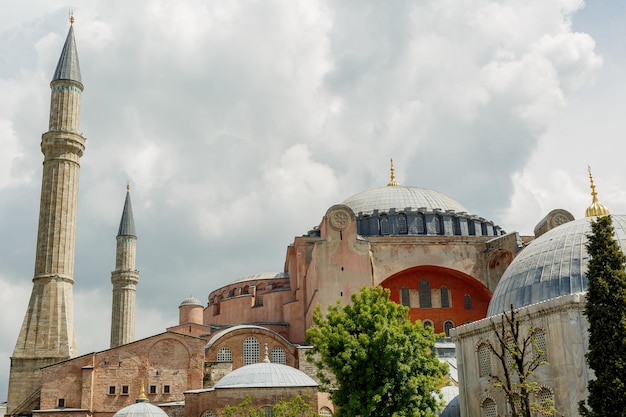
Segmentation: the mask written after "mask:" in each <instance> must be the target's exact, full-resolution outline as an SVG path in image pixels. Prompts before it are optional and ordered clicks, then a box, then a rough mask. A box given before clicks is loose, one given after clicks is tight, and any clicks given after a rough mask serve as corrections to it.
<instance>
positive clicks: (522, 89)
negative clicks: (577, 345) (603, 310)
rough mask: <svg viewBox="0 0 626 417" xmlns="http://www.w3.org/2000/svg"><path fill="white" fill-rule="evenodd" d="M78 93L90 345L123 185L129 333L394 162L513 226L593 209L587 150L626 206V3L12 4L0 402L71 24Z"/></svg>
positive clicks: (408, 176)
mask: <svg viewBox="0 0 626 417" xmlns="http://www.w3.org/2000/svg"><path fill="white" fill-rule="evenodd" d="M69 9H73V10H74V14H75V17H76V23H75V25H74V26H75V27H74V30H75V35H76V43H77V47H78V54H79V57H80V66H81V71H82V78H83V83H84V85H85V91H84V94H83V102H82V115H81V129H82V131H83V132H84V135H85V136H86V137H87V138H88V140H87V149H86V151H85V155H84V156H83V158H82V160H81V172H80V174H81V178H80V191H79V210H78V232H77V243H76V245H77V248H76V267H75V280H76V283H75V285H74V295H75V300H74V301H75V314H76V329H77V335H78V348H79V353H81V354H83V353H88V352H91V351H95V350H103V349H106V348H108V345H109V336H110V333H109V332H110V330H109V323H110V302H111V301H110V299H111V284H110V272H111V270H112V269H113V268H114V266H115V234H116V232H117V226H118V224H119V220H120V215H121V210H122V206H123V202H124V196H125V187H126V182H127V181H130V183H131V187H132V189H131V195H132V201H133V210H134V215H135V222H136V227H137V234H138V238H139V240H138V249H137V253H138V255H137V256H138V259H137V266H138V269H139V270H140V283H139V286H138V293H137V308H138V310H137V329H136V331H137V338H141V337H145V336H149V335H151V334H155V333H158V332H161V331H163V330H164V329H165V328H166V327H167V326H170V325H173V324H176V323H177V320H178V305H179V303H180V301H181V300H183V299H184V298H186V297H188V296H189V295H190V294H193V295H194V296H195V297H197V298H199V299H201V300H202V301H203V302H206V298H207V295H208V294H209V292H210V291H212V290H213V289H216V288H217V287H219V286H221V285H223V284H225V283H228V282H230V281H233V280H235V279H237V278H239V277H242V276H244V275H248V274H251V273H255V272H264V271H282V270H283V264H284V257H285V253H286V247H287V245H288V244H289V243H291V242H292V241H293V237H294V236H298V235H302V234H304V233H306V232H307V231H308V230H309V229H311V228H312V227H313V226H315V225H317V224H319V222H320V220H321V218H322V216H323V215H324V213H325V212H326V210H327V208H328V207H330V206H331V205H333V204H335V203H340V202H341V201H343V200H344V199H346V198H347V197H349V196H351V195H352V194H355V193H357V192H359V191H362V190H365V189H368V188H372V187H377V186H381V185H385V184H386V183H387V182H388V181H389V158H393V159H394V162H395V166H396V176H397V179H398V181H399V182H400V183H401V184H403V185H416V186H421V187H425V188H432V189H436V190H438V191H441V192H443V193H445V194H448V195H450V196H451V197H453V198H455V199H456V200H458V201H460V202H461V203H462V204H463V205H465V206H466V207H468V208H469V209H470V210H471V211H472V212H473V213H475V214H478V215H480V216H482V217H485V218H487V219H489V220H493V221H494V222H495V223H497V224H499V225H500V226H501V227H503V228H504V229H505V230H506V231H518V232H520V233H522V234H531V233H532V230H533V228H534V226H535V224H536V223H537V222H538V221H539V220H540V219H541V218H542V217H543V216H545V215H546V214H547V213H548V212H549V211H550V210H552V209H555V208H564V209H566V210H569V211H570V212H571V213H572V214H573V215H574V216H575V217H576V218H579V217H582V215H583V214H584V210H585V208H586V207H587V206H588V205H589V203H590V195H589V192H590V190H589V183H588V177H587V165H588V164H589V165H591V167H592V170H593V173H594V179H595V180H596V185H597V187H598V188H597V190H598V192H599V197H600V200H601V202H603V203H604V204H605V205H607V206H608V207H609V209H611V211H612V212H613V213H626V189H625V188H624V187H623V183H624V181H623V180H624V178H625V172H624V162H623V160H624V157H625V155H624V154H625V150H626V145H624V132H626V117H624V108H626V98H625V97H626V94H625V93H626V55H625V54H624V50H625V49H624V48H625V47H626V25H625V24H624V19H625V18H626V3H625V2H623V1H619V0H593V1H588V2H586V3H585V2H583V1H580V0H552V1H545V0H500V1H490V0H467V1H463V2H458V1H452V0H413V1H408V0H407V1H385V2H380V1H364V0H359V1H348V0H343V1H316V0H302V1H294V0H289V1H286V0H283V1H270V0H268V1H252V0H250V1H236V0H229V1H227V2H224V1H218V0H212V1H207V0H189V1H185V2H171V1H169V0H146V1H142V2H128V1H122V0H109V1H104V0H83V1H81V2H80V3H79V4H74V5H72V4H67V3H64V2H59V1H49V0H19V1H18V0H10V1H6V0H5V1H2V2H1V3H0V236H2V239H0V303H1V305H2V311H3V314H2V316H1V317H0V334H1V335H2V336H1V337H0V400H2V399H5V398H6V389H7V386H6V385H7V379H8V369H9V363H10V362H9V358H10V355H11V353H12V351H13V347H14V344H15V340H16V338H17V335H18V331H19V327H20V325H21V322H22V319H23V317H24V312H25V310H26V306H27V304H28V298H29V295H30V292H31V288H32V282H31V279H32V276H33V268H34V266H33V265H34V258H35V244H36V229H37V221H38V210H39V195H40V186H41V163H42V159H43V156H42V154H41V151H40V148H39V143H40V138H41V133H43V132H44V131H46V130H47V126H48V110H49V100H50V88H49V82H50V80H51V78H52V74H53V72H54V69H55V66H56V63H57V60H58V58H59V55H60V52H61V49H62V46H63V42H64V40H65V37H66V35H67V31H68V28H69V22H68V18H67V16H68V10H69Z"/></svg>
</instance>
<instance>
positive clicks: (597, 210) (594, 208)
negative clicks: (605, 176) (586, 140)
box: [585, 165, 611, 217]
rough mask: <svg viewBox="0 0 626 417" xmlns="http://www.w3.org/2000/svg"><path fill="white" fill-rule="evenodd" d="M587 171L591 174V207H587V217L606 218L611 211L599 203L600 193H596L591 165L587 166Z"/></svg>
mask: <svg viewBox="0 0 626 417" xmlns="http://www.w3.org/2000/svg"><path fill="white" fill-rule="evenodd" d="M587 171H588V172H589V182H590V183H591V185H590V187H591V205H590V206H589V207H587V210H586V211H585V217H593V216H606V215H608V214H611V213H610V212H609V209H608V208H606V206H605V205H604V204H602V203H600V201H598V193H597V192H596V186H595V184H594V183H593V176H592V175H591V167H590V166H589V165H587Z"/></svg>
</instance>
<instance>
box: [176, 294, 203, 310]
mask: <svg viewBox="0 0 626 417" xmlns="http://www.w3.org/2000/svg"><path fill="white" fill-rule="evenodd" d="M182 306H200V307H203V305H202V302H201V301H200V300H198V299H197V298H196V297H194V296H193V295H190V296H189V297H187V298H185V299H184V300H183V301H181V303H180V305H179V307H182Z"/></svg>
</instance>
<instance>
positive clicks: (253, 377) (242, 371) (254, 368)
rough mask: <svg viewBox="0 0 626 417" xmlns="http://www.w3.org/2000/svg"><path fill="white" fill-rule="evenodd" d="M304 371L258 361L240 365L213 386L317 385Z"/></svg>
mask: <svg viewBox="0 0 626 417" xmlns="http://www.w3.org/2000/svg"><path fill="white" fill-rule="evenodd" d="M317 385H318V384H317V382H315V381H314V380H313V378H311V377H310V376H308V375H307V374H305V373H304V372H302V371H300V370H298V369H296V368H293V367H291V366H287V365H281V364H278V363H271V362H260V363H255V364H252V365H246V366H242V367H241V368H237V369H235V370H234V371H232V372H231V373H229V374H226V375H225V376H224V377H223V378H222V379H220V380H219V381H218V382H217V384H215V388H216V389H218V388H272V387H317Z"/></svg>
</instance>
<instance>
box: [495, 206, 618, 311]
mask: <svg viewBox="0 0 626 417" xmlns="http://www.w3.org/2000/svg"><path fill="white" fill-rule="evenodd" d="M611 217H612V219H613V228H614V229H615V239H616V240H617V243H618V244H619V246H620V248H621V249H622V252H625V253H626V216H624V215H612V216H611ZM593 219H594V218H593V217H585V218H582V219H579V220H574V221H571V222H568V223H565V224H562V225H561V226H558V227H556V228H554V229H552V230H550V231H548V232H546V233H545V234H543V235H541V236H539V237H538V238H537V239H535V240H534V241H532V242H531V243H530V244H529V245H528V246H527V247H526V248H525V249H524V250H523V251H522V253H520V254H519V255H518V256H517V257H516V258H515V259H513V262H511V265H509V267H508V268H507V269H506V271H505V272H504V274H503V275H502V278H501V279H500V282H499V283H498V286H497V287H496V290H495V291H494V293H493V297H492V299H491V302H490V303H489V309H488V310H487V316H494V315H496V314H500V313H502V312H503V311H508V310H510V308H511V305H513V307H514V308H520V307H525V306H528V305H531V304H535V303H538V302H541V301H545V300H549V299H551V298H555V297H560V296H562V295H568V294H574V293H577V292H581V291H586V290H587V287H588V285H589V282H588V280H587V264H588V262H589V255H588V254H587V249H586V248H585V244H586V243H587V234H589V233H590V232H591V221H592V220H593Z"/></svg>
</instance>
